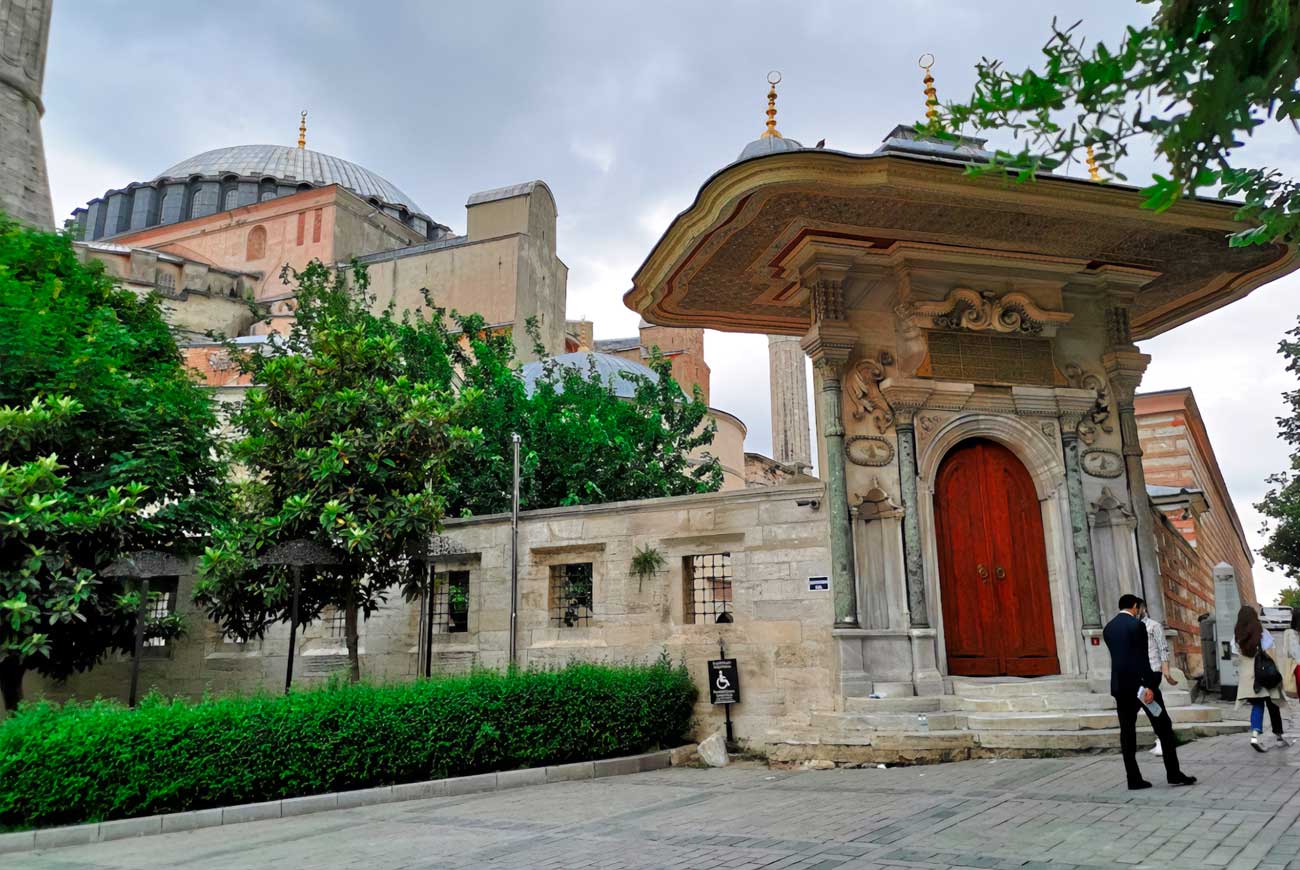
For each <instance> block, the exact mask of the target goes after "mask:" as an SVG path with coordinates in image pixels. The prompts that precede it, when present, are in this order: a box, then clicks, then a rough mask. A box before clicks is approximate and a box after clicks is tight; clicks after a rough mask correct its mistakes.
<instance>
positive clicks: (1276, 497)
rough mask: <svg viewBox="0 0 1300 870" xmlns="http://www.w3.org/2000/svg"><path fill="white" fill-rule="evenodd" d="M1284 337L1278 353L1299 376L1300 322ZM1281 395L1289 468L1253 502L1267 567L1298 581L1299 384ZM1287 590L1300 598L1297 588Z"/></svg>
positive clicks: (1282, 429)
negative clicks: (1289, 450)
mask: <svg viewBox="0 0 1300 870" xmlns="http://www.w3.org/2000/svg"><path fill="white" fill-rule="evenodd" d="M1287 336H1288V337H1287V338H1285V339H1283V340H1282V341H1281V342H1279V344H1278V353H1280V354H1281V355H1282V358H1283V359H1285V360H1286V370H1287V371H1288V372H1290V373H1291V374H1292V375H1294V376H1295V377H1296V378H1297V379H1300V325H1298V326H1296V328H1295V329H1292V330H1291V331H1289V332H1288V333H1287ZM1282 398H1283V400H1285V401H1286V403H1287V406H1288V407H1289V410H1290V413H1289V414H1288V415H1287V416H1285V417H1279V418H1278V420H1277V425H1278V435H1279V436H1280V437H1281V438H1282V440H1283V441H1285V442H1286V443H1287V444H1290V445H1291V448H1292V451H1293V452H1292V454H1291V469H1290V471H1289V472H1285V471H1284V472H1280V473H1278V474H1275V475H1272V476H1271V477H1269V479H1268V482H1269V484H1270V488H1269V491H1268V492H1267V493H1265V495H1264V500H1263V501H1261V502H1260V503H1259V504H1257V505H1255V510H1257V511H1259V512H1260V513H1261V514H1263V515H1264V517H1265V525H1264V529H1263V531H1264V533H1265V534H1267V535H1268V543H1267V544H1265V545H1264V547H1263V548H1261V549H1260V551H1259V552H1260V555H1261V556H1263V557H1264V560H1265V561H1266V562H1267V563H1268V565H1269V567H1270V568H1273V569H1274V570H1280V571H1282V572H1283V573H1284V574H1286V576H1287V577H1288V578H1289V579H1290V580H1293V581H1300V387H1298V388H1297V389H1294V390H1291V391H1289V392H1286V393H1283V394H1282ZM1289 591H1290V592H1293V593H1295V595H1296V597H1297V598H1300V589H1292V590H1289ZM1286 592H1287V590H1284V592H1283V597H1285V596H1286ZM1283 603H1288V602H1285V601H1284V602H1283ZM1297 604H1300V601H1297Z"/></svg>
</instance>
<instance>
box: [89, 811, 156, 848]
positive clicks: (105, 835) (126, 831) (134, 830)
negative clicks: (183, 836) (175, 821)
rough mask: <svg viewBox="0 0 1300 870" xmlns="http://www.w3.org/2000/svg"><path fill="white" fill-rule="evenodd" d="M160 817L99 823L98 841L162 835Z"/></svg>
mask: <svg viewBox="0 0 1300 870" xmlns="http://www.w3.org/2000/svg"><path fill="white" fill-rule="evenodd" d="M162 818H163V817H162V816H145V817H144V818H142V819H118V820H116V821H112V822H100V823H99V841H100V842H101V843H102V842H104V841H105V840H125V839H126V838H128V837H143V836H145V835H147V834H161V833H162Z"/></svg>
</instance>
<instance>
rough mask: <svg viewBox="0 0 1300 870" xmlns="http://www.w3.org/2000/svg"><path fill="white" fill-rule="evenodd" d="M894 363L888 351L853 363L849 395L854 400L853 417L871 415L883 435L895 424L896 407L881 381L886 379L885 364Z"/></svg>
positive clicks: (860, 417)
mask: <svg viewBox="0 0 1300 870" xmlns="http://www.w3.org/2000/svg"><path fill="white" fill-rule="evenodd" d="M892 363H893V358H892V357H891V356H890V355H889V353H888V352H887V351H882V352H881V353H880V355H879V357H877V358H872V357H864V358H863V359H860V360H858V361H857V362H856V363H854V364H853V376H852V380H851V381H850V386H849V396H850V399H851V400H852V402H853V419H854V420H864V419H866V418H867V416H868V415H869V416H870V417H871V419H872V420H873V421H874V422H875V424H876V431H878V432H880V433H881V434H882V435H883V434H884V433H885V432H886V431H888V429H889V427H890V426H892V425H893V424H894V409H893V408H891V407H890V406H889V402H888V400H886V399H885V394H884V393H882V392H881V391H880V382H881V381H883V380H884V379H885V366H887V365H890V364H892Z"/></svg>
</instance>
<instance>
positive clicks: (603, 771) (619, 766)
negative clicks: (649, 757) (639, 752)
mask: <svg viewBox="0 0 1300 870" xmlns="http://www.w3.org/2000/svg"><path fill="white" fill-rule="evenodd" d="M640 772H641V762H640V761H638V760H637V757H636V756H635V755H629V756H627V757H625V758H603V759H601V760H600V761H594V762H592V773H591V775H592V776H593V777H595V778H597V779H599V778H601V777H603V776H625V775H627V774H629V773H640Z"/></svg>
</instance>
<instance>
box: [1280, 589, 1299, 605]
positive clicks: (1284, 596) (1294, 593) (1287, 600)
mask: <svg viewBox="0 0 1300 870" xmlns="http://www.w3.org/2000/svg"><path fill="white" fill-rule="evenodd" d="M1277 603H1278V604H1280V605H1281V606H1283V607H1290V608H1291V609H1292V610H1300V586H1288V587H1287V588H1285V589H1283V590H1282V591H1281V592H1279V593H1278V596H1277Z"/></svg>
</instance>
